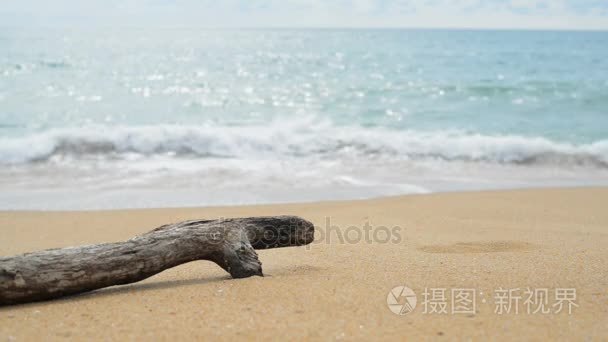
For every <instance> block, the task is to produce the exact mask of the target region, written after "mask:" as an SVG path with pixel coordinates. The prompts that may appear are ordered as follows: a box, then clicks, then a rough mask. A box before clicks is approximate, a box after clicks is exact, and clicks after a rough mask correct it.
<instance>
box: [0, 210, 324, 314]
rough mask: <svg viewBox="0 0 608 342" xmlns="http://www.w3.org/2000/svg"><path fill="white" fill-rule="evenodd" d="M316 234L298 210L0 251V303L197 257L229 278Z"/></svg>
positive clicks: (88, 287) (108, 281) (116, 280)
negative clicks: (270, 251)
mask: <svg viewBox="0 0 608 342" xmlns="http://www.w3.org/2000/svg"><path fill="white" fill-rule="evenodd" d="M313 239H314V226H313V225H312V223H310V222H308V221H306V220H303V219H301V218H299V217H295V216H273V217H250V218H235V219H222V220H195V221H186V222H180V223H175V224H168V225H164V226H161V227H159V228H156V229H154V230H152V231H150V232H148V233H146V234H143V235H140V236H136V237H134V238H132V239H130V240H128V241H125V242H116V243H103V244H98V245H90V246H80V247H69V248H61V249H49V250H45V251H40V252H35V253H26V254H22V255H17V256H12V257H0V305H6V304H17V303H26V302H32V301H39V300H47V299H53V298H58V297H62V296H67V295H72V294H77V293H82V292H87V291H92V290H95V289H99V288H103V287H107V286H113V285H122V284H129V283H133V282H137V281H140V280H143V279H146V278H148V277H150V276H152V275H154V274H157V273H159V272H162V271H163V270H166V269H168V268H171V267H175V266H177V265H180V264H183V263H187V262H190V261H194V260H209V261H213V262H215V263H217V264H218V265H219V266H220V267H222V268H223V269H225V270H226V271H227V272H228V273H230V275H231V276H232V277H234V278H245V277H250V276H254V275H258V276H263V274H262V264H261V263H260V261H259V260H258V256H257V254H256V252H255V251H254V249H266V248H277V247H289V246H301V245H306V244H309V243H311V242H312V241H313Z"/></svg>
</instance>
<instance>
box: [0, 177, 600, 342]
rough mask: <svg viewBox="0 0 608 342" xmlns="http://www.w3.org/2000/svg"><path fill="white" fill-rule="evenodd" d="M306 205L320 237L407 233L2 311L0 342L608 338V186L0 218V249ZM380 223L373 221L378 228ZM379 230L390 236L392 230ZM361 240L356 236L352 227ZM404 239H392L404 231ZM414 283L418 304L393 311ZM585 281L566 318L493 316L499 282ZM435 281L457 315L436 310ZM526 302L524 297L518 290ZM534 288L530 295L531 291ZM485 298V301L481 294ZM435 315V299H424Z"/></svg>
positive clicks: (173, 273) (196, 265) (323, 242)
mask: <svg viewBox="0 0 608 342" xmlns="http://www.w3.org/2000/svg"><path fill="white" fill-rule="evenodd" d="M278 214H295V215H299V216H302V217H304V218H306V219H309V220H311V221H313V222H314V223H315V225H316V226H317V229H318V230H320V231H324V230H325V225H326V223H325V220H326V217H330V218H331V224H332V225H334V226H338V227H340V229H341V230H342V232H344V230H345V229H346V228H347V227H349V226H351V225H354V226H358V227H360V228H361V229H363V228H364V224H365V223H366V222H368V221H369V223H370V224H371V225H372V226H373V227H374V228H376V229H377V228H378V227H379V226H381V225H383V226H388V227H393V226H399V227H401V231H400V235H401V242H399V243H395V242H394V241H393V242H389V243H381V242H379V241H375V242H373V243H368V242H366V241H363V240H362V241H360V242H359V243H354V244H351V243H343V244H341V243H339V241H338V240H337V233H336V232H334V235H333V236H332V238H333V239H332V241H331V243H329V244H328V243H327V239H326V238H325V239H321V234H320V232H318V233H317V241H316V242H315V243H314V245H312V246H310V247H309V248H305V247H298V248H286V249H275V250H267V251H260V252H259V255H260V259H261V260H262V263H263V268H264V272H265V274H266V276H265V277H264V278H261V277H254V278H248V279H240V280H232V279H229V278H228V276H227V274H226V273H224V271H223V270H221V269H220V268H219V267H218V266H216V265H214V264H212V263H210V262H206V261H200V262H193V263H189V264H186V265H182V266H179V267H176V268H174V269H171V270H168V271H165V272H163V273H161V274H158V275H156V276H154V277H152V278H149V279H147V280H145V281H143V282H140V283H137V284H133V285H128V286H122V287H113V288H109V289H104V290H99V291H96V292H94V293H91V294H85V295H80V296H76V297H71V298H67V299H62V300H57V301H51V302H43V303H34V304H27V305H20V306H13V307H2V308H0V341H4V340H8V341H11V340H16V341H22V340H41V339H65V338H69V339H104V340H108V339H124V338H128V339H134V338H150V337H153V338H158V339H177V338H180V339H183V338H186V339H201V338H208V339H211V338H213V339H217V338H220V339H232V338H235V337H245V338H251V339H257V340H260V339H266V338H275V339H286V338H289V339H298V340H303V339H325V340H326V339H332V340H333V339H346V340H351V339H358V340H362V339H369V338H393V339H418V338H431V339H435V338H437V339H455V338H458V339H463V338H464V339H474V340H481V339H485V338H488V337H498V338H512V339H513V338H516V339H526V340H528V339H530V340H544V339H547V338H549V339H576V340H583V339H585V340H606V339H608V295H607V289H608V189H606V188H585V189H551V190H518V191H498V192H482V193H447V194H432V195H416V196H403V197H394V198H382V199H374V200H365V201H348V202H324V203H310V204H288V205H267V206H246V207H226V208H200V209H199V208H196V209H158V210H128V211H126V210H125V211H107V212H46V213H44V212H3V213H0V236H1V238H0V255H11V254H15V253H22V252H26V251H32V250H39V249H45V248H53V247H62V246H69V245H78V244H90V243H98V242H109V241H118V240H124V239H127V238H129V237H131V236H133V235H136V234H140V233H143V232H146V231H147V230H150V229H151V228H154V227H156V226H159V225H161V224H163V223H168V222H174V221H179V220H185V219H192V218H218V217H231V216H257V215H278ZM372 231H373V230H372ZM382 237H383V236H380V238H382ZM351 238H353V239H354V238H356V236H355V234H354V231H351ZM393 238H396V237H395V236H393ZM399 285H407V286H409V287H410V288H412V289H413V290H414V291H415V292H416V293H417V294H418V306H417V307H416V309H415V310H414V312H412V313H409V314H407V315H403V316H399V315H396V314H393V313H392V312H391V311H390V310H389V309H388V307H387V303H386V299H387V294H388V292H389V291H390V290H391V289H392V288H393V287H395V286H399ZM526 287H529V288H531V289H545V288H547V289H549V291H550V292H549V294H550V297H549V299H548V302H549V305H551V304H554V303H555V298H554V290H555V288H575V289H576V291H577V292H576V294H577V299H576V304H577V305H578V307H574V309H573V312H572V314H571V315H568V314H567V312H565V311H564V312H562V313H560V314H555V313H547V314H541V313H537V314H527V313H526V306H525V305H523V301H524V299H525V298H522V299H521V301H520V303H519V314H517V315H516V314H515V313H514V308H512V312H511V313H510V314H504V315H499V314H497V313H495V312H494V311H495V307H496V305H495V299H494V295H495V292H494V291H495V290H497V289H500V288H504V289H513V288H526ZM425 288H445V289H446V290H447V293H446V294H447V308H448V314H428V313H427V314H425V313H424V312H423V311H424V307H423V303H422V302H423V298H422V293H423V292H424V289H425ZM455 288H469V289H475V291H476V298H477V301H476V310H477V312H476V314H451V313H450V309H451V292H450V291H451V289H455ZM521 294H522V295H523V293H521ZM524 297H525V296H524ZM484 301H485V303H484ZM427 308H430V307H427Z"/></svg>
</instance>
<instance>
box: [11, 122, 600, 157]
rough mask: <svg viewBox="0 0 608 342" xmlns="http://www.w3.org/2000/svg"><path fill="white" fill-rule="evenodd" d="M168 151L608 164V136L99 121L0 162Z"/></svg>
mask: <svg viewBox="0 0 608 342" xmlns="http://www.w3.org/2000/svg"><path fill="white" fill-rule="evenodd" d="M129 154H138V155H143V156H150V155H159V154H162V155H170V156H175V157H179V156H189V157H200V158H204V157H225V158H243V159H248V158H256V159H260V158H279V159H280V158H285V157H306V156H323V157H330V158H334V157H344V156H349V157H354V158H371V157H377V156H380V157H382V156H386V157H388V158H407V159H410V160H417V159H442V160H448V161H451V160H459V161H473V162H475V161H484V162H495V163H508V164H511V163H513V164H535V163H543V164H560V165H561V164H566V165H585V166H595V167H602V168H605V167H608V140H599V141H596V142H593V143H588V144H573V143H569V142H558V141H553V140H549V139H547V138H543V137H524V136H516V135H502V136H501V135H482V134H468V133H464V132H456V131H431V132H419V131H396V130H388V129H382V128H364V127H359V126H335V125H333V124H331V123H329V122H327V121H319V120H313V119H312V118H308V119H303V120H299V121H293V122H284V121H280V122H279V121H277V122H272V123H269V124H268V125H265V126H262V125H259V126H186V125H157V126H136V127H133V126H120V127H110V126H99V127H87V128H64V129H55V130H50V131H46V132H42V133H37V134H32V135H28V136H25V137H20V138H0V164H5V165H6V164H23V163H30V162H40V161H49V160H53V159H56V158H62V157H70V158H74V159H80V158H85V159H86V158H88V157H90V156H96V157H99V156H103V157H111V158H123V157H125V156H126V155H129Z"/></svg>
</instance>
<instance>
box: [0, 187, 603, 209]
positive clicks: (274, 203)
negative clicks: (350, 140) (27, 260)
mask: <svg viewBox="0 0 608 342" xmlns="http://www.w3.org/2000/svg"><path fill="white" fill-rule="evenodd" d="M603 188H605V189H608V184H588V185H585V184H573V185H538V186H522V187H508V188H502V187H496V188H475V189H454V190H439V191H426V192H410V193H402V194H394V195H378V196H371V197H359V198H357V197H355V198H336V199H331V198H330V199H310V200H300V201H298V200H293V201H270V202H260V203H248V202H245V203H235V204H230V203H228V204H223V203H222V204H208V205H177V204H176V205H166V206H148V207H147V206H139V207H138V206H133V207H129V206H127V207H115V208H114V207H101V208H82V209H79V208H75V209H39V208H32V209H21V208H17V209H12V208H2V207H0V213H3V212H12V213H35V212H54V213H74V212H112V211H131V210H133V211H137V210H163V209H197V208H198V209H200V208H239V207H264V206H281V205H305V204H328V203H335V202H361V201H373V200H379V199H385V198H386V199H398V198H402V197H409V196H433V195H441V194H476V193H493V192H512V191H514V192H519V191H536V190H540V191H542V190H562V189H566V190H567V189H581V190H584V189H603ZM36 191H37V190H36ZM153 191H154V190H153ZM112 192H115V193H116V195H119V194H120V193H121V192H120V191H106V192H101V194H102V195H106V196H107V195H108V194H109V193H112ZM145 193H146V190H143V191H142V190H141V189H139V190H135V191H133V194H145ZM178 193H180V191H175V194H178ZM154 194H157V193H156V192H152V193H149V194H148V195H154Z"/></svg>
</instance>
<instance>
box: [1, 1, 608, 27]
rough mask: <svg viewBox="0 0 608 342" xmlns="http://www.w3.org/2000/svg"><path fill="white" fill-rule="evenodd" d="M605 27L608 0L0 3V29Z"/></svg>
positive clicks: (607, 24) (607, 17) (607, 19)
mask: <svg viewBox="0 0 608 342" xmlns="http://www.w3.org/2000/svg"><path fill="white" fill-rule="evenodd" d="M3 25H4V26H6V25H8V26H25V27H31V26H75V27H76V26H92V25H102V26H150V25H152V26H197V27H209V28H222V27H227V28H238V27H327V28H333V27H355V28H357V27H374V28H377V27H410V28H412V27H413V28H500V29H507V28H515V29H578V30H588V29H591V30H598V29H599V30H608V0H504V1H500V0H215V1H214V0H0V26H3Z"/></svg>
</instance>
